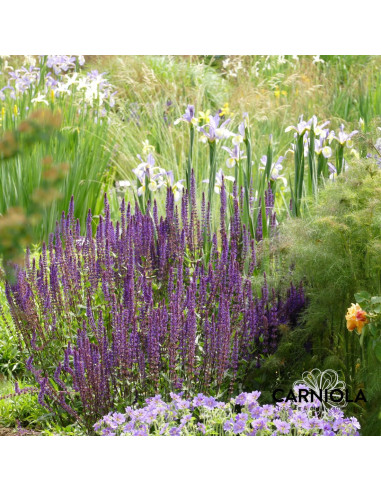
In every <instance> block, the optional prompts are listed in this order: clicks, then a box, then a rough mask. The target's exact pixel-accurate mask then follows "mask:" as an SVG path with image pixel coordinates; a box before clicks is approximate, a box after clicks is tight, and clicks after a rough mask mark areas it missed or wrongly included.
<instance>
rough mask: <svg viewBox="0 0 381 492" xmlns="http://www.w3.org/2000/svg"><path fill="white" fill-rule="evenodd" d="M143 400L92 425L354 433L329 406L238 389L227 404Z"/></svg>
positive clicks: (216, 432)
mask: <svg viewBox="0 0 381 492" xmlns="http://www.w3.org/2000/svg"><path fill="white" fill-rule="evenodd" d="M170 396H171V400H170V402H169V403H166V402H165V401H164V400H163V399H162V397H161V395H156V396H155V397H153V398H148V399H147V400H146V405H145V406H143V407H141V408H136V409H134V408H132V407H127V408H126V413H119V412H111V413H109V414H108V415H105V416H104V417H103V418H102V419H101V420H99V421H98V422H97V423H96V424H95V425H94V430H95V431H96V433H97V434H98V435H102V436H148V435H153V436H358V435H359V429H360V424H359V422H358V420H357V419H356V418H355V417H351V418H345V417H344V414H343V412H342V410H340V409H339V408H335V407H334V408H331V409H330V410H329V412H328V413H327V414H324V415H320V414H319V407H318V406H317V405H316V403H306V402H301V403H293V402H286V401H282V402H279V403H277V404H276V405H260V404H259V402H258V398H259V397H260V392H259V391H253V392H252V393H241V394H240V395H238V396H237V397H236V398H233V399H231V400H230V402H228V403H224V402H222V401H218V400H217V399H216V398H214V397H212V396H209V397H208V396H205V395H203V394H202V393H200V394H198V395H197V396H196V397H194V398H191V399H187V398H184V394H183V393H178V394H175V393H171V395H170Z"/></svg>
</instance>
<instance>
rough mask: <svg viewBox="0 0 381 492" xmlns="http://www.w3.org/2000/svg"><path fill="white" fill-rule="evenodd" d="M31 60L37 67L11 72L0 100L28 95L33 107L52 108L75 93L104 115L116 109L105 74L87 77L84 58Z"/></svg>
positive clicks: (42, 57) (113, 92)
mask: <svg viewBox="0 0 381 492" xmlns="http://www.w3.org/2000/svg"><path fill="white" fill-rule="evenodd" d="M31 61H34V62H35V65H30V66H29V68H27V67H24V66H23V67H21V68H19V69H15V70H9V72H8V76H9V78H8V83H7V85H6V86H5V87H3V88H2V89H0V100H3V101H5V100H6V99H7V98H8V97H9V98H10V99H14V100H16V99H17V97H18V96H20V95H23V94H26V93H27V94H29V96H30V98H31V101H30V102H31V104H35V105H36V104H44V105H49V103H50V102H52V101H54V99H55V98H63V97H66V96H70V95H72V94H76V96H77V97H78V99H79V100H84V102H85V104H86V105H89V106H90V107H94V106H96V107H97V109H100V115H101V116H104V115H105V114H106V110H107V109H108V108H110V107H113V106H114V104H115V99H114V96H115V94H116V92H115V91H113V88H112V86H111V84H110V83H109V82H108V80H107V79H106V78H105V73H99V72H98V70H92V71H91V72H88V73H87V74H86V75H84V74H82V73H81V72H80V71H79V70H80V67H82V66H83V65H84V63H85V58H84V57H83V56H82V55H77V56H71V55H47V56H39V58H38V62H37V61H36V60H31Z"/></svg>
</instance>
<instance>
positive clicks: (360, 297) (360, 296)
mask: <svg viewBox="0 0 381 492" xmlns="http://www.w3.org/2000/svg"><path fill="white" fill-rule="evenodd" d="M370 298H371V296H370V294H369V292H366V291H365V290H363V291H361V292H357V294H355V299H356V302H358V303H360V302H363V301H370Z"/></svg>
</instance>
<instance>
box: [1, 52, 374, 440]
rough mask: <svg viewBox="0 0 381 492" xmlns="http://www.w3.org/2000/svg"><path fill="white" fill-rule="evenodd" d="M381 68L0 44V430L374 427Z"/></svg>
mask: <svg viewBox="0 0 381 492" xmlns="http://www.w3.org/2000/svg"><path fill="white" fill-rule="evenodd" d="M380 67H381V58H380V57H377V56H218V57H207V56H195V57H180V56H176V57H167V56H136V57H134V56H99V57H97V56H90V57H84V56H82V55H41V56H34V57H31V56H26V57H23V56H12V57H4V56H1V57H0V435H1V429H2V428H6V429H14V430H15V432H17V433H19V434H23V433H24V434H25V433H28V432H30V433H39V434H45V435H108V436H111V435H112V436H113V435H118V436H119V435H157V436H160V435H161V436H164V435H168V436H189V435H197V436H204V435H206V436H221V435H226V436H233V435H241V436H259V435H262V436H271V435H274V436H275V435H287V436H307V435H314V436H315V435H316V436H319V435H324V436H336V435H359V434H373V435H374V434H376V435H380V434H381V419H380V417H381V415H380V408H381V335H380V326H381V321H380V316H381V276H380V272H381V262H380V258H381V256H380V251H381V248H380V246H381V219H380V217H381V215H380V212H381V210H380V208H381V200H380V196H381V89H380V87H381V86H380V75H379V74H380ZM315 368H318V369H321V370H322V371H324V370H332V371H335V372H336V373H337V375H338V378H339V379H340V381H342V383H343V384H344V385H345V387H346V388H347V390H348V392H350V393H351V394H353V395H354V394H356V393H358V392H359V391H360V390H361V391H362V392H363V394H364V395H365V398H364V399H362V400H361V401H353V399H352V400H350V401H349V402H347V403H348V404H347V405H346V406H345V407H340V405H338V406H334V407H333V408H330V410H329V411H328V410H327V411H326V410H325V408H324V405H319V404H318V403H314V402H313V401H310V400H307V401H304V402H303V401H302V402H300V401H292V402H289V401H285V400H284V401H281V402H279V401H276V400H275V399H274V394H275V392H276V390H277V389H278V388H293V387H295V381H298V380H299V379H300V377H301V375H302V374H303V373H311V371H313V370H315ZM311 374H312V373H311ZM306 389H307V390H308V389H310V388H309V387H308V386H307V387H306Z"/></svg>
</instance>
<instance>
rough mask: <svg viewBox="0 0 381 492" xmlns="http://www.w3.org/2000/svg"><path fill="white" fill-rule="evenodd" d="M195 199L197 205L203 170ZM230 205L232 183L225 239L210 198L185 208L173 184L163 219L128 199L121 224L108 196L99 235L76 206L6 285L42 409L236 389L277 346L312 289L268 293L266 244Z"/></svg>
mask: <svg viewBox="0 0 381 492" xmlns="http://www.w3.org/2000/svg"><path fill="white" fill-rule="evenodd" d="M191 195H192V201H193V203H196V198H195V196H196V191H195V184H194V176H193V175H192V187H191ZM226 207H227V203H226V193H225V189H224V187H223V188H222V190H221V209H220V215H221V228H220V231H219V237H220V238H221V239H220V241H219V240H218V237H217V234H216V233H214V234H212V233H211V232H210V231H211V223H210V208H209V207H208V206H206V204H205V198H204V197H203V200H202V205H201V213H200V215H199V214H198V213H197V210H196V207H192V210H191V211H190V210H189V194H188V191H186V192H185V193H184V194H183V197H182V201H181V210H179V209H178V208H177V206H175V202H174V196H173V193H172V191H171V190H170V188H168V189H167V202H166V216H165V217H161V218H160V219H159V217H158V211H157V206H156V203H154V205H153V207H152V208H151V206H149V207H148V210H147V212H146V213H145V214H143V213H142V212H141V211H140V209H139V208H138V207H137V208H136V209H135V212H133V211H132V210H131V206H130V204H128V206H126V204H125V203H124V202H122V205H121V210H120V221H118V222H117V223H116V224H115V225H114V224H113V223H112V221H111V218H110V209H109V205H108V201H107V199H105V215H104V217H100V219H99V224H98V227H97V231H96V235H95V238H94V237H93V231H92V222H93V218H92V215H91V212H90V211H89V214H88V219H87V228H86V235H85V236H82V235H81V231H80V227H79V223H78V222H76V221H75V220H74V202H73V201H72V202H71V205H70V210H69V213H68V215H67V216H65V214H63V216H62V219H61V222H60V223H59V224H57V229H56V232H55V234H51V236H50V240H49V243H48V245H45V244H44V245H43V248H42V254H41V256H40V258H39V260H37V261H36V259H35V258H33V260H31V258H30V255H29V254H28V255H27V259H26V269H25V270H19V271H18V273H17V282H16V283H15V284H14V285H7V288H6V294H7V298H8V301H9V304H10V308H11V312H12V316H13V319H14V323H15V326H16V328H17V331H18V333H19V336H20V338H21V339H22V340H23V342H24V343H25V345H26V347H27V349H28V351H29V352H30V354H31V357H30V358H29V360H28V364H27V366H28V369H29V370H30V371H31V372H32V373H33V374H34V376H35V378H36V381H37V384H38V385H39V387H40V396H39V401H40V403H41V404H42V405H44V406H47V407H49V408H51V406H52V405H53V406H54V405H60V406H61V407H63V408H64V409H65V411H67V412H68V413H70V414H71V415H73V416H74V417H75V418H80V416H79V415H78V413H77V410H76V404H74V402H75V401H78V398H79V399H80V401H81V407H82V412H83V413H84V414H85V415H86V416H87V418H88V419H90V420H91V419H93V418H95V419H96V418H99V417H100V416H102V415H104V414H105V413H106V412H108V411H109V410H110V409H112V408H114V404H115V399H116V398H119V397H120V395H123V397H124V398H125V399H128V398H130V399H131V401H133V400H134V399H135V396H136V395H139V397H140V398H141V397H142V396H143V397H144V395H145V396H148V395H149V394H152V393H154V392H156V391H162V392H163V391H164V392H168V390H173V389H176V388H177V389H181V388H182V387H185V388H187V389H188V390H192V391H202V390H203V389H204V388H210V387H211V386H216V387H217V389H218V388H225V389H229V388H231V389H233V387H234V384H235V381H236V380H237V378H239V377H243V376H244V374H245V371H246V370H247V367H248V366H249V364H250V363H251V364H254V365H257V366H258V367H259V366H260V364H261V360H262V359H263V357H264V356H265V355H266V354H270V353H272V352H274V351H275V349H276V348H277V345H278V341H279V337H280V330H279V327H280V326H283V325H287V326H289V327H292V326H293V325H294V323H295V322H296V318H297V315H298V313H299V312H300V310H301V309H302V308H303V306H304V294H303V289H302V288H301V287H299V288H296V287H294V286H293V285H292V284H291V285H290V288H289V290H288V292H287V293H284V294H281V293H280V292H275V291H274V290H272V291H269V289H268V286H267V283H266V279H264V283H263V287H262V292H261V293H260V295H259V296H258V294H259V293H258V292H257V293H256V292H255V291H254V289H253V286H252V280H251V276H252V273H253V271H254V269H255V268H256V253H255V241H254V240H253V239H250V237H249V234H248V231H247V229H246V227H245V225H244V224H243V225H242V223H241V214H240V205H239V201H238V198H237V196H236V192H235V194H234V200H233V207H234V214H233V216H232V217H231V219H230V226H229V228H227V218H226ZM208 248H210V249H208ZM206 253H207V255H206ZM206 258H207V259H206ZM37 264H38V266H37ZM240 363H242V365H241V366H240ZM135 391H136V395H135ZM118 395H119V396H118ZM92 423H94V421H93V422H92Z"/></svg>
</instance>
